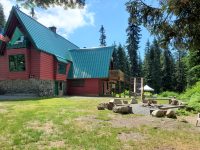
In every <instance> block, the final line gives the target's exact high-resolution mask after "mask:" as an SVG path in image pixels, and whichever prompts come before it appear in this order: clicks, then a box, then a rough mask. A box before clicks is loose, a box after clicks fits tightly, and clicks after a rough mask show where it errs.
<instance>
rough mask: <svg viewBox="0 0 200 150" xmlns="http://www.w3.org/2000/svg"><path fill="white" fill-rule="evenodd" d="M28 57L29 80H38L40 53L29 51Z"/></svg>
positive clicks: (33, 50)
mask: <svg viewBox="0 0 200 150" xmlns="http://www.w3.org/2000/svg"><path fill="white" fill-rule="evenodd" d="M29 55H30V68H31V69H30V77H31V78H36V79H39V78H40V67H39V66H40V51H37V50H35V49H31V50H30V51H29Z"/></svg>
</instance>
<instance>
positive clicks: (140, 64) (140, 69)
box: [138, 53, 143, 77]
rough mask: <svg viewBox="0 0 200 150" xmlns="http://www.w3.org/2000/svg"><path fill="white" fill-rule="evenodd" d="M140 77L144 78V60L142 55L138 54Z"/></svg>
mask: <svg viewBox="0 0 200 150" xmlns="http://www.w3.org/2000/svg"><path fill="white" fill-rule="evenodd" d="M138 77H143V70H142V59H141V56H140V53H139V54H138Z"/></svg>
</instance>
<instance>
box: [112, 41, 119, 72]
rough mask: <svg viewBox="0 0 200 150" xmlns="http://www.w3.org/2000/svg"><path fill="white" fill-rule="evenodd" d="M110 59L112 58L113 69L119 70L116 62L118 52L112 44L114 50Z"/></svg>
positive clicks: (117, 61)
mask: <svg viewBox="0 0 200 150" xmlns="http://www.w3.org/2000/svg"><path fill="white" fill-rule="evenodd" d="M112 57H113V69H114V70H117V69H119V60H118V50H117V46H116V44H115V43H114V50H113V55H112Z"/></svg>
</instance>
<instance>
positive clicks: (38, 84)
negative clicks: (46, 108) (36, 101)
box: [0, 79, 54, 96]
mask: <svg viewBox="0 0 200 150" xmlns="http://www.w3.org/2000/svg"><path fill="white" fill-rule="evenodd" d="M0 87H1V90H3V91H5V93H8V94H16V93H23V94H35V95H38V96H53V95H54V81H52V80H39V79H28V80H20V79H17V80H3V81H0Z"/></svg>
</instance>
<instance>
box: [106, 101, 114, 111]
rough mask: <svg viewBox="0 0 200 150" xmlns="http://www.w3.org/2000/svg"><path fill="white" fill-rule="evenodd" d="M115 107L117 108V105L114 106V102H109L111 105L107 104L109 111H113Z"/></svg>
mask: <svg viewBox="0 0 200 150" xmlns="http://www.w3.org/2000/svg"><path fill="white" fill-rule="evenodd" d="M114 106H115V105H114V103H113V102H109V103H108V104H107V109H108V110H112V109H113V107H114Z"/></svg>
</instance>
